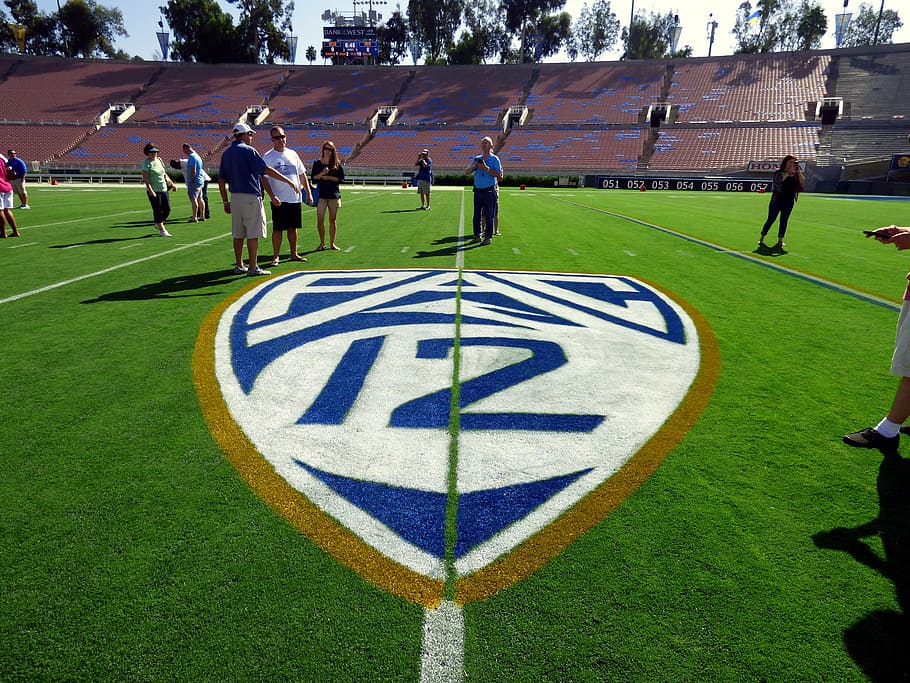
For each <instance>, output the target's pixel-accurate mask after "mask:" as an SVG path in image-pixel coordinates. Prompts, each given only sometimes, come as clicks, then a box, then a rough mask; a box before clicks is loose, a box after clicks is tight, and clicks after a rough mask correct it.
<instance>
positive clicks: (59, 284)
mask: <svg viewBox="0 0 910 683" xmlns="http://www.w3.org/2000/svg"><path fill="white" fill-rule="evenodd" d="M229 236H230V233H224V234H223V235H217V236H215V237H209V238H208V239H205V240H201V241H199V242H194V243H192V244H184V245H180V246H178V247H175V248H174V249H168V250H167V251H162V252H161V253H159V254H152V255H151V256H145V257H143V258H140V259H134V260H132V261H125V262H123V263H119V264H117V265H116V266H111V267H110V268H103V269H102V270H97V271H95V272H94V273H86V274H85V275H79V276H78V277H74V278H70V279H69V280H61V281H60V282H55V283H53V284H50V285H45V286H44V287H39V288H38V289H33V290H31V291H28V292H22V293H21V294H14V295H13V296H8V297H6V298H5V299H0V304H8V303H11V302H13V301H19V300H20V299H25V298H27V297H30V296H34V295H35V294H41V293H43V292H49V291H50V290H52V289H58V288H60V287H65V286H66V285H71V284H73V283H74V282H81V281H82V280H88V279H89V278H93V277H98V276H99V275H105V274H106V273H111V272H113V271H115V270H120V269H121V268H128V267H129V266H134V265H136V264H137V263H144V262H145V261H151V260H153V259H156V258H161V257H162V256H168V255H169V254H175V253H177V252H178V251H183V250H184V249H191V248H193V247H196V246H199V245H202V244H206V243H207V242H212V241H214V240H223V239H224V238H225V237H229Z"/></svg>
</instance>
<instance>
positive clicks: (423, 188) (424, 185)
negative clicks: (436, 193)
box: [417, 180, 430, 194]
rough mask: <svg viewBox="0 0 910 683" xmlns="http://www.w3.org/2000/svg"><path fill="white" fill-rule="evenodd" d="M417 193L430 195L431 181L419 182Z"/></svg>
mask: <svg viewBox="0 0 910 683" xmlns="http://www.w3.org/2000/svg"><path fill="white" fill-rule="evenodd" d="M417 192H418V194H430V181H429V180H418V181H417Z"/></svg>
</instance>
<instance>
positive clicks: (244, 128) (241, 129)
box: [232, 123, 256, 135]
mask: <svg viewBox="0 0 910 683" xmlns="http://www.w3.org/2000/svg"><path fill="white" fill-rule="evenodd" d="M232 132H233V133H234V135H243V134H244V133H255V132H256V131H254V130H253V129H252V128H250V127H249V126H248V125H246V124H245V123H238V124H236V125H235V126H234V130H233V131H232Z"/></svg>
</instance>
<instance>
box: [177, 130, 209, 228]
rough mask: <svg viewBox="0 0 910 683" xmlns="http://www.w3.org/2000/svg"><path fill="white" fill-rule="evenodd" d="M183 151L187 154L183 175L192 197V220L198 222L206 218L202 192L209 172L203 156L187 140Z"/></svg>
mask: <svg viewBox="0 0 910 683" xmlns="http://www.w3.org/2000/svg"><path fill="white" fill-rule="evenodd" d="M183 153H184V154H186V169H185V170H184V173H183V177H184V178H185V180H186V194H187V196H188V197H189V198H190V210H191V211H192V214H193V215H192V217H191V218H190V222H191V223H197V222H199V221H204V220H205V201H204V200H203V198H202V193H203V188H204V187H205V184H206V180H205V179H206V177H207V176H208V174H207V173H206V172H205V169H204V168H203V167H202V157H201V156H199V155H198V154H197V153H196V150H194V149H193V148H192V147H190V145H189V143H187V142H184V143H183ZM209 180H211V178H209Z"/></svg>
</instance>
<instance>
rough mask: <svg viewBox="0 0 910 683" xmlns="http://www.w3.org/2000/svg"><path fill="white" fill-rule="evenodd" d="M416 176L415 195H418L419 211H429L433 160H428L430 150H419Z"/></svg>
mask: <svg viewBox="0 0 910 683" xmlns="http://www.w3.org/2000/svg"><path fill="white" fill-rule="evenodd" d="M414 165H415V166H416V167H417V174H416V175H415V176H414V178H415V179H416V180H417V194H419V195H420V210H421V211H429V210H430V186H431V185H432V184H433V160H432V159H431V158H430V150H428V149H424V150H421V152H420V154H419V155H418V156H417V163H415V164H414Z"/></svg>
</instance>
